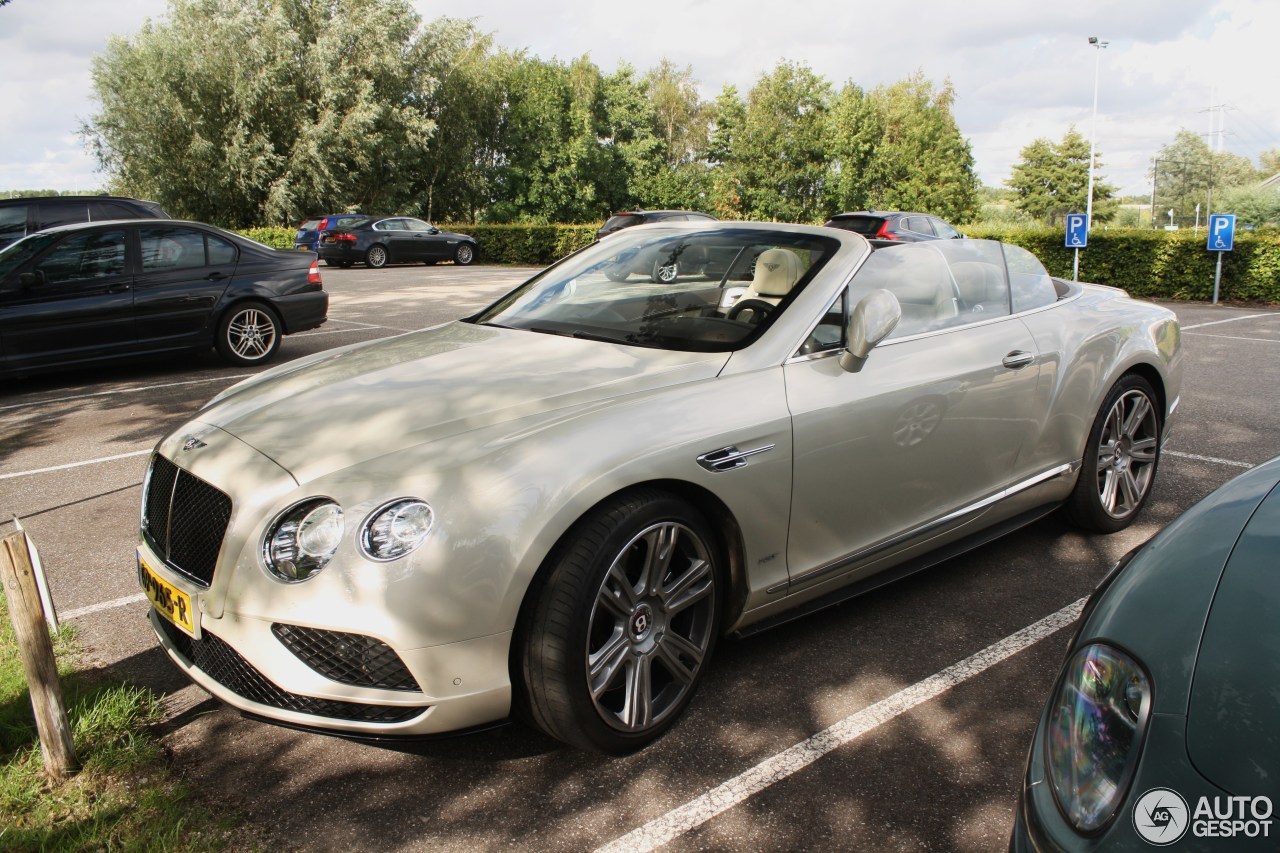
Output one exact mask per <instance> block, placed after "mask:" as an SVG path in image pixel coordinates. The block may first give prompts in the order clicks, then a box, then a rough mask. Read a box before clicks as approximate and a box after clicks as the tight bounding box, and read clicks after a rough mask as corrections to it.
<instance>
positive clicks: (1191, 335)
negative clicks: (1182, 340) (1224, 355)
mask: <svg viewBox="0 0 1280 853" xmlns="http://www.w3.org/2000/svg"><path fill="white" fill-rule="evenodd" d="M1187 337H1189V338H1222V339H1223V340H1228V341H1258V342H1260V343H1264V344H1280V340H1276V339H1275V338H1242V337H1240V336H1239V335H1213V334H1210V333H1209V332H1187Z"/></svg>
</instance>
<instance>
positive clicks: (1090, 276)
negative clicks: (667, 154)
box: [240, 224, 1280, 303]
mask: <svg viewBox="0 0 1280 853" xmlns="http://www.w3.org/2000/svg"><path fill="white" fill-rule="evenodd" d="M440 227H441V228H445V229H447V230H450V231H458V232H460V233H462V234H469V235H471V236H472V237H474V238H475V239H476V243H477V246H478V249H479V251H478V252H477V257H476V260H477V261H479V262H480V263H488V264H526V265H533V266H545V265H546V264H549V263H551V262H552V261H554V260H556V259H558V258H562V257H564V256H565V255H567V254H569V253H570V252H574V251H577V250H578V249H580V248H582V247H583V246H586V245H588V244H589V243H591V241H592V240H594V239H595V234H596V229H597V227H598V226H596V225H453V224H442V225H441V226H440ZM240 233H241V234H244V235H245V236H247V237H250V238H252V239H254V240H257V241H258V242H260V243H265V244H266V245H268V246H275V247H277V248H290V247H291V246H293V235H294V233H295V232H294V229H292V228H251V229H249V230H247V231H241V232H240ZM965 233H966V234H967V235H968V236H970V237H976V238H984V239H990V240H1003V241H1005V242H1007V243H1013V244H1014V245H1017V246H1022V247H1023V248H1026V249H1028V250H1030V251H1031V252H1033V253H1035V255H1036V256H1037V257H1039V258H1040V260H1041V261H1043V262H1044V265H1045V266H1046V267H1048V269H1049V272H1051V273H1053V274H1054V275H1057V276H1062V277H1063V278H1070V277H1071V264H1072V257H1073V253H1072V250H1070V249H1068V248H1066V247H1065V246H1063V232H1062V230H1061V229H1057V228H1054V229H1046V228H1030V229H1029V228H1016V227H1006V228H990V227H986V228H983V227H971V228H968V229H966V230H965ZM1205 240H1206V238H1205V235H1204V234H1203V233H1201V234H1199V235H1196V234H1194V233H1193V232H1190V231H1179V232H1176V233H1168V232H1164V231H1147V230H1136V229H1135V230H1121V229H1112V230H1107V231H1101V230H1098V231H1094V232H1093V233H1092V234H1090V235H1089V243H1090V245H1089V248H1087V249H1083V250H1081V252H1080V280H1081V281H1092V282H1096V283H1098V284H1109V285H1112V286H1114V287H1122V288H1124V289H1125V290H1127V291H1129V292H1130V293H1131V294H1133V295H1134V296H1145V297H1148V298H1154V299H1181V300H1201V301H1208V300H1209V299H1211V298H1212V297H1213V274H1214V265H1215V264H1216V263H1217V260H1218V255H1217V252H1210V251H1208V250H1206V249H1205ZM1221 298H1222V299H1224V300H1231V301H1240V302H1267V303H1280V236H1277V235H1275V234H1248V233H1245V234H1237V235H1236V241H1235V249H1234V250H1233V251H1230V252H1227V253H1226V254H1225V255H1224V256H1223V262H1222V291H1221Z"/></svg>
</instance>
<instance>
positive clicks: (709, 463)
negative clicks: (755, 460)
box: [698, 444, 776, 474]
mask: <svg viewBox="0 0 1280 853" xmlns="http://www.w3.org/2000/svg"><path fill="white" fill-rule="evenodd" d="M775 446H776V445H772V444H766V445H765V446H763V447H757V448H755V449H753V450H739V449H738V448H736V447H734V446H732V445H730V446H729V447H722V448H720V449H719V450H712V451H711V452H710V453H704V454H702V455H701V456H699V457H698V464H699V465H701V466H702V467H703V468H706V469H707V470H708V471H710V472H711V473H713V474H721V473H723V472H725V471H732V470H733V469H734V468H741V467H742V466H743V465H746V464H747V459H748V458H749V457H752V456H755V455H756V454H759V453H768V452H769V451H770V450H773V448H774V447H775Z"/></svg>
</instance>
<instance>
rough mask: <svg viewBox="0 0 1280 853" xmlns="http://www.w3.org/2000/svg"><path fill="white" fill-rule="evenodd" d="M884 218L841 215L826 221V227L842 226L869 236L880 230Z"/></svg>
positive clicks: (846, 229) (847, 229)
mask: <svg viewBox="0 0 1280 853" xmlns="http://www.w3.org/2000/svg"><path fill="white" fill-rule="evenodd" d="M883 224H884V220H883V219H881V218H879V217H878V216H847V217H846V216H842V217H840V218H838V219H833V220H831V221H830V222H828V223H827V227H828V228H843V229H844V230H845V231H852V232H853V233H855V234H861V235H862V236H864V237H870V236H872V235H873V234H875V233H876V232H877V231H879V230H880V226H881V225H883Z"/></svg>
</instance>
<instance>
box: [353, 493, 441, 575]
mask: <svg viewBox="0 0 1280 853" xmlns="http://www.w3.org/2000/svg"><path fill="white" fill-rule="evenodd" d="M433 520H434V516H433V515H432V513H431V507H429V506H427V504H426V502H425V501H420V500H416V499H414V498H404V499H401V500H398V501H394V502H392V503H389V504H387V505H386V506H384V507H381V508H380V509H378V510H375V511H374V513H373V514H372V515H370V516H369V518H368V519H367V520H366V521H365V523H364V528H363V529H362V530H361V533H360V547H361V548H362V549H363V550H364V552H365V554H366V555H368V556H369V557H370V558H372V559H374V560H379V561H386V560H395V559H397V558H399V557H403V556H404V555H405V554H408V553H409V552H410V551H412V550H414V549H415V548H417V547H418V546H419V545H421V544H422V543H423V542H424V541H426V538H427V534H428V533H430V532H431V523H432V521H433Z"/></svg>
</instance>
